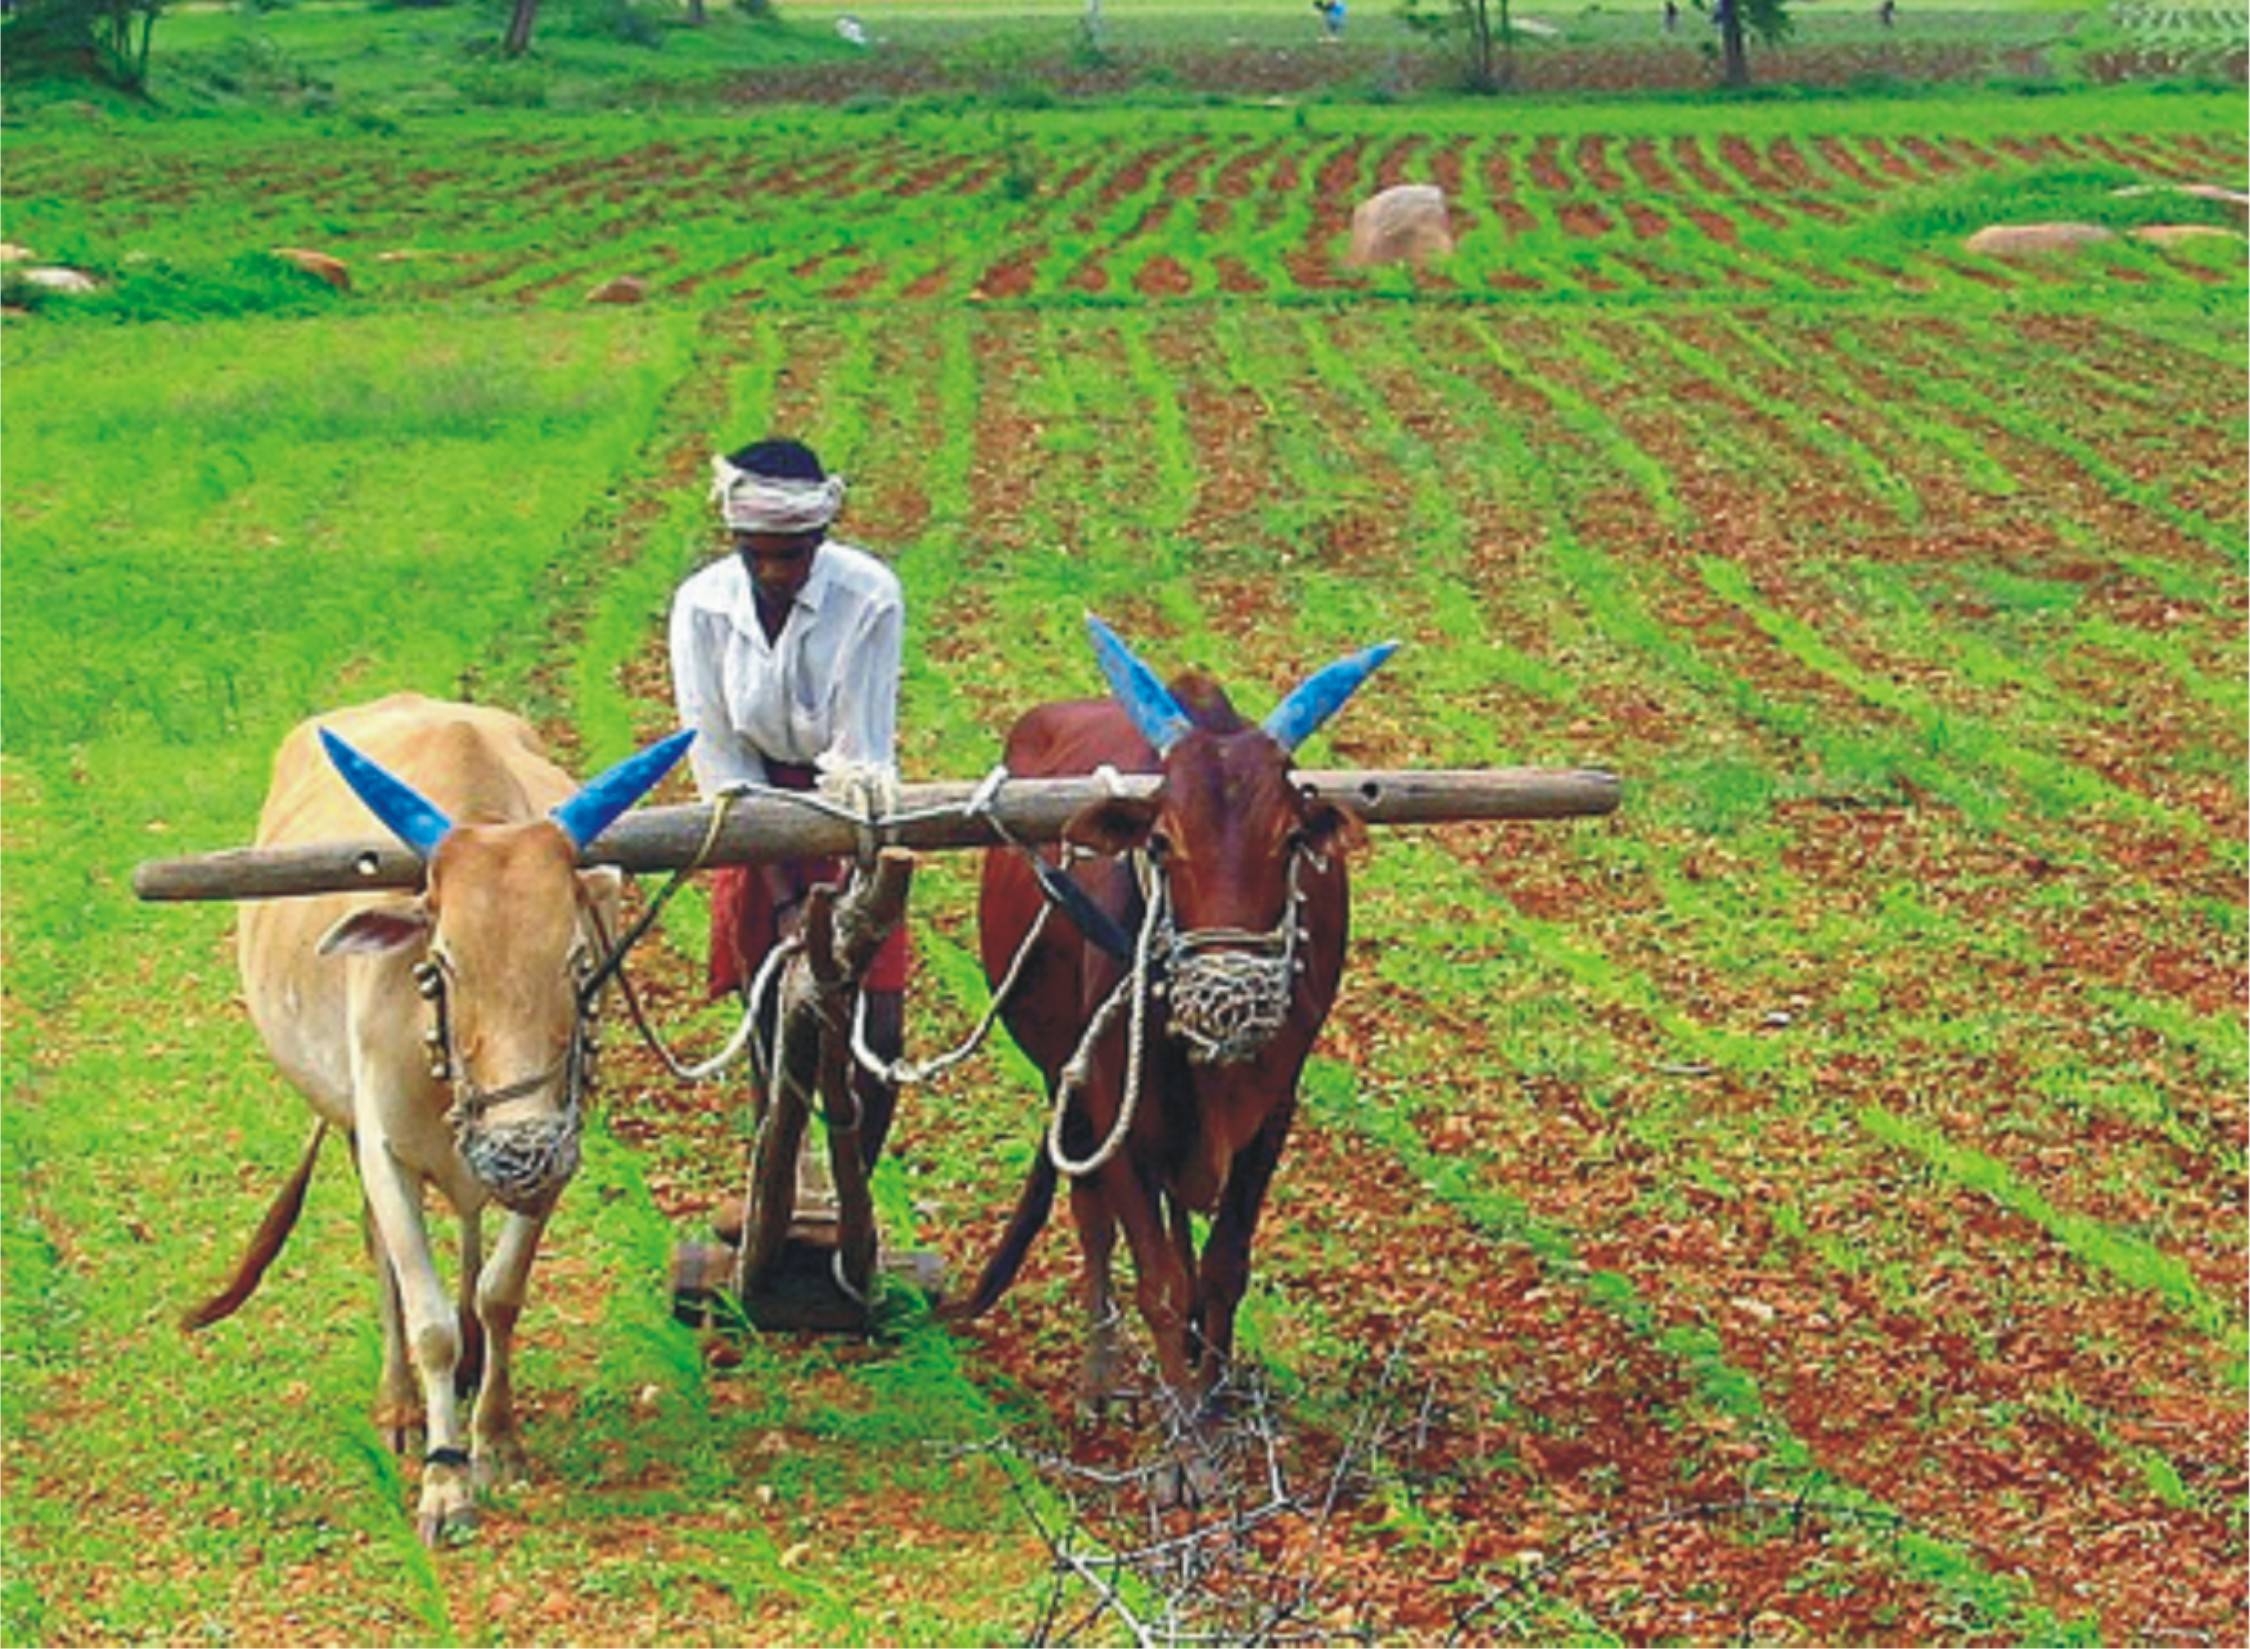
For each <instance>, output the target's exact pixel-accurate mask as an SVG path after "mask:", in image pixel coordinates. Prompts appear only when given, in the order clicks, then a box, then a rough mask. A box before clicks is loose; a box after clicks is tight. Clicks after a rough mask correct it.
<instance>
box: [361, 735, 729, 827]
mask: <svg viewBox="0 0 2250 1649" xmlns="http://www.w3.org/2000/svg"><path fill="white" fill-rule="evenodd" d="M694 739H695V734H694V732H693V731H692V730H686V729H683V730H682V731H680V732H677V733H674V734H673V735H672V736H671V737H669V738H666V739H660V740H658V741H657V742H656V743H655V744H652V745H650V746H649V747H648V748H647V749H646V750H643V751H641V752H639V753H638V754H637V755H632V756H627V757H626V758H625V759H624V760H623V761H621V762H619V763H618V764H617V765H616V766H615V767H613V768H611V769H610V770H609V771H608V772H606V773H604V774H603V775H602V776H601V777H600V778H598V779H594V780H592V781H590V782H589V783H588V784H587V785H586V786H585V787H584V788H583V789H581V790H580V791H579V792H578V794H577V795H575V796H573V797H571V798H570V800H569V801H567V802H564V803H563V804H562V805H561V806H560V807H558V808H556V809H555V810H554V811H553V813H552V814H550V815H549V817H551V818H552V819H553V820H554V821H555V823H556V824H558V825H560V826H561V827H562V831H563V834H564V835H566V836H568V837H569V838H570V841H571V845H572V846H573V847H575V848H577V849H578V850H579V851H580V852H581V853H583V852H584V851H585V850H586V845H587V844H588V843H589V842H591V841H592V840H593V839H594V838H595V837H596V836H599V835H600V834H601V833H602V832H603V831H604V830H607V829H608V828H609V826H610V825H611V823H612V822H614V821H615V819H616V818H617V816H618V815H619V814H620V813H623V812H624V811H625V810H626V809H627V808H629V807H631V806H632V805H633V804H634V803H635V802H637V801H639V800H640V799H641V798H642V797H643V796H645V795H647V794H648V792H649V791H650V790H652V789H654V788H655V786H656V781H657V780H659V779H661V778H663V777H664V775H665V774H666V773H668V772H670V771H671V769H672V764H673V763H674V762H676V761H678V760H679V759H680V755H681V753H682V752H683V751H685V750H686V749H687V747H688V746H689V744H691V743H693V742H694ZM320 743H321V747H322V748H323V749H325V750H326V751H327V752H328V759H329V760H330V761H332V762H334V763H335V764H336V771H337V772H338V773H340V774H342V775H343V778H344V782H345V783H346V784H348V785H350V786H351V787H352V792H353V794H355V795H356V796H358V797H359V799H360V800H361V801H363V802H365V803H366V804H367V807H368V811H369V812H371V813H373V814H374V815H375V817H376V818H378V819H380V820H382V821H383V826H384V828H385V829H387V830H388V831H390V833H391V834H392V835H394V836H396V837H397V838H398V839H399V840H400V841H402V842H404V843H405V844H406V845H407V846H408V847H410V848H412V849H413V850H414V852H415V855H416V856H417V857H418V858H422V859H427V858H428V857H429V856H430V854H431V853H432V852H433V851H435V850H436V848H437V845H438V842H439V841H440V840H441V839H443V837H444V835H445V833H446V832H447V831H448V830H451V829H452V828H453V821H452V820H450V819H448V818H447V817H446V816H445V815H444V814H443V813H441V812H439V811H438V809H437V808H436V807H434V806H432V805H431V804H430V802H429V801H428V800H427V799H425V798H424V797H423V796H422V795H421V794H420V793H419V792H417V791H416V790H415V789H414V787H413V786H411V785H409V784H407V783H406V782H405V781H404V780H403V779H398V778H394V777H392V775H390V774H389V773H386V772H385V771H384V770H383V769H382V768H381V767H378V766H377V765H376V764H375V763H374V762H372V761H370V760H369V759H368V758H367V757H365V756H363V755H361V754H360V753H359V752H358V751H357V750H354V749H353V748H352V747H351V746H350V745H348V744H346V743H345V742H344V741H343V740H342V739H340V738H338V737H337V736H336V735H335V734H333V733H331V732H329V731H328V729H327V728H325V727H323V728H322V729H321V730H320Z"/></svg>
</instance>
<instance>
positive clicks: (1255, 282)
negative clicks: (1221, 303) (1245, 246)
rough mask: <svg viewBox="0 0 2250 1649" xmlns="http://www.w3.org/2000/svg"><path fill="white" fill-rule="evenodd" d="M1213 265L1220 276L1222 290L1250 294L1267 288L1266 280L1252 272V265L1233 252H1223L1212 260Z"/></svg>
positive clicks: (1237, 294)
mask: <svg viewBox="0 0 2250 1649" xmlns="http://www.w3.org/2000/svg"><path fill="white" fill-rule="evenodd" d="M1211 267H1212V269H1213V271H1215V272H1216V273H1217V275H1218V277H1219V290H1220V291H1222V292H1226V293H1230V294H1233V295H1235V296H1249V295H1252V294H1255V293H1259V292H1263V291H1264V290H1265V289H1266V284H1265V282H1263V281H1261V280H1260V279H1258V277H1257V276H1255V275H1253V274H1252V273H1250V266H1249V265H1248V264H1246V263H1244V262H1243V261H1242V260H1241V259H1240V258H1238V257H1236V256H1235V255H1234V254H1233V253H1231V252H1221V253H1220V254H1219V255H1218V256H1217V257H1215V258H1213V259H1212V260H1211Z"/></svg>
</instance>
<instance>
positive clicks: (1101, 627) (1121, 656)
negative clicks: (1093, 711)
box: [1086, 613, 1193, 756]
mask: <svg viewBox="0 0 2250 1649" xmlns="http://www.w3.org/2000/svg"><path fill="white" fill-rule="evenodd" d="M1086 631H1087V633H1088V634H1089V635H1091V636H1092V637H1093V638H1094V658H1095V660H1096V661H1097V662H1098V663H1099V664H1100V665H1101V667H1102V674H1103V675H1104V676H1105V677H1107V678H1108V680H1109V690H1110V693H1111V694H1112V695H1113V696H1114V697H1115V698H1116V700H1117V702H1118V703H1119V704H1121V705H1123V706H1124V707H1125V713H1126V714H1127V715H1129V716H1131V717H1132V718H1133V725H1134V726H1135V727H1137V728H1139V729H1140V733H1141V737H1142V738H1144V739H1146V740H1148V742H1149V743H1151V744H1153V745H1155V746H1156V753H1157V754H1158V755H1159V756H1161V755H1163V754H1164V753H1165V752H1166V751H1167V750H1169V749H1171V748H1172V746H1173V745H1175V744H1177V743H1179V741H1180V735H1181V734H1183V733H1185V732H1186V731H1187V730H1188V729H1189V727H1191V726H1192V725H1193V723H1191V722H1190V721H1189V720H1188V715H1187V712H1186V711H1185V710H1182V709H1181V708H1180V701H1179V700H1178V699H1176V698H1174V697H1173V696H1172V693H1171V689H1169V688H1168V687H1166V686H1165V685H1164V683H1163V682H1161V681H1159V680H1157V679H1156V672H1155V671H1154V670H1151V669H1150V668H1149V667H1148V666H1147V665H1145V664H1143V663H1142V662H1141V661H1140V660H1139V659H1137V658H1135V657H1134V656H1133V650H1132V649H1131V648H1130V647H1127V646H1126V645H1125V643H1124V642H1122V641H1120V640H1118V639H1117V632H1116V631H1115V630H1112V629H1111V628H1110V627H1109V626H1108V625H1106V624H1104V623H1103V622H1102V621H1101V620H1100V619H1098V618H1096V617H1095V616H1094V615H1093V614H1092V613H1088V614H1087V615H1086Z"/></svg>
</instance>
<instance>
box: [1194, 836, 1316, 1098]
mask: <svg viewBox="0 0 2250 1649" xmlns="http://www.w3.org/2000/svg"><path fill="white" fill-rule="evenodd" d="M1304 857H1305V856H1304V855H1303V854H1302V853H1299V854H1296V855H1294V856H1292V857H1291V859H1290V861H1289V898H1288V900H1287V902H1286V903H1285V904H1284V905H1283V906H1282V911H1281V920H1280V922H1279V923H1278V924H1277V925H1276V926H1274V927H1273V928H1271V929H1269V930H1268V931H1266V932H1263V933H1257V932H1252V931H1249V930H1247V929H1242V928H1196V929H1192V930H1190V931H1188V932H1185V933H1179V932H1174V933H1172V934H1171V935H1170V936H1169V937H1168V938H1167V940H1166V942H1165V952H1164V955H1165V968H1164V993H1165V995H1166V997H1167V998H1168V999H1169V1001H1170V1004H1171V1015H1170V1023H1171V1032H1172V1034H1173V1035H1174V1036H1176V1037H1178V1038H1179V1039H1180V1040H1181V1041H1182V1042H1184V1043H1186V1044H1187V1055H1188V1059H1189V1060H1190V1062H1192V1063H1194V1064H1197V1065H1231V1064H1237V1063H1239V1062H1241V1061H1243V1060H1246V1059H1253V1058H1255V1057H1257V1055H1258V1054H1259V1053H1260V1052H1261V1051H1262V1050H1263V1049H1264V1048H1265V1046H1266V1044H1267V1043H1269V1042H1271V1041H1272V1040H1273V1039H1274V1037H1275V1036H1276V1035H1278V1034H1279V1033H1280V1030H1281V1027H1282V1026H1283V1025H1284V1024H1285V1023H1287V1021H1288V1018H1289V1010H1290V1007H1291V1005H1292V1004H1293V1003H1294V1001H1295V998H1296V981H1297V975H1298V974H1300V973H1302V972H1303V971H1304V966H1305V964H1304V960H1303V959H1302V958H1301V957H1299V956H1298V954H1297V946H1298V944H1299V942H1300V941H1301V940H1303V939H1304V938H1305V937H1306V935H1305V930H1304V927H1303V910H1304V902H1305V895H1304V891H1303V889H1302V888H1300V887H1299V886H1298V879H1297V873H1298V867H1299V866H1300V865H1301V864H1302V863H1303V860H1304Z"/></svg>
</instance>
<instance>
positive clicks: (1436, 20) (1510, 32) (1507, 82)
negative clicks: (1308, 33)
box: [1399, 0, 1779, 92]
mask: <svg viewBox="0 0 2250 1649" xmlns="http://www.w3.org/2000/svg"><path fill="white" fill-rule="evenodd" d="M1766 3H1767V4H1778V3H1779V0H1766ZM1509 5H1510V0H1406V3H1405V4H1404V5H1403V6H1401V7H1400V8H1399V15H1400V16H1401V17H1402V18H1404V19H1405V21H1406V25H1407V27H1408V28H1411V29H1416V30H1419V31H1420V32H1421V33H1423V34H1427V35H1431V36H1434V37H1435V38H1437V39H1439V40H1442V41H1444V42H1445V43H1446V44H1448V45H1449V46H1451V47H1452V48H1453V50H1454V52H1455V53H1456V55H1457V56H1458V58H1459V61H1460V65H1461V84H1462V85H1463V86H1464V87H1466V88H1467V89H1468V90H1470V91H1472V92H1502V91H1506V90H1507V89H1508V88H1509V87H1511V86H1513V85H1514V84H1515V83H1516V29H1515V24H1514V23H1513V22H1512V21H1511V20H1510V18H1509V14H1508V12H1509Z"/></svg>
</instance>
